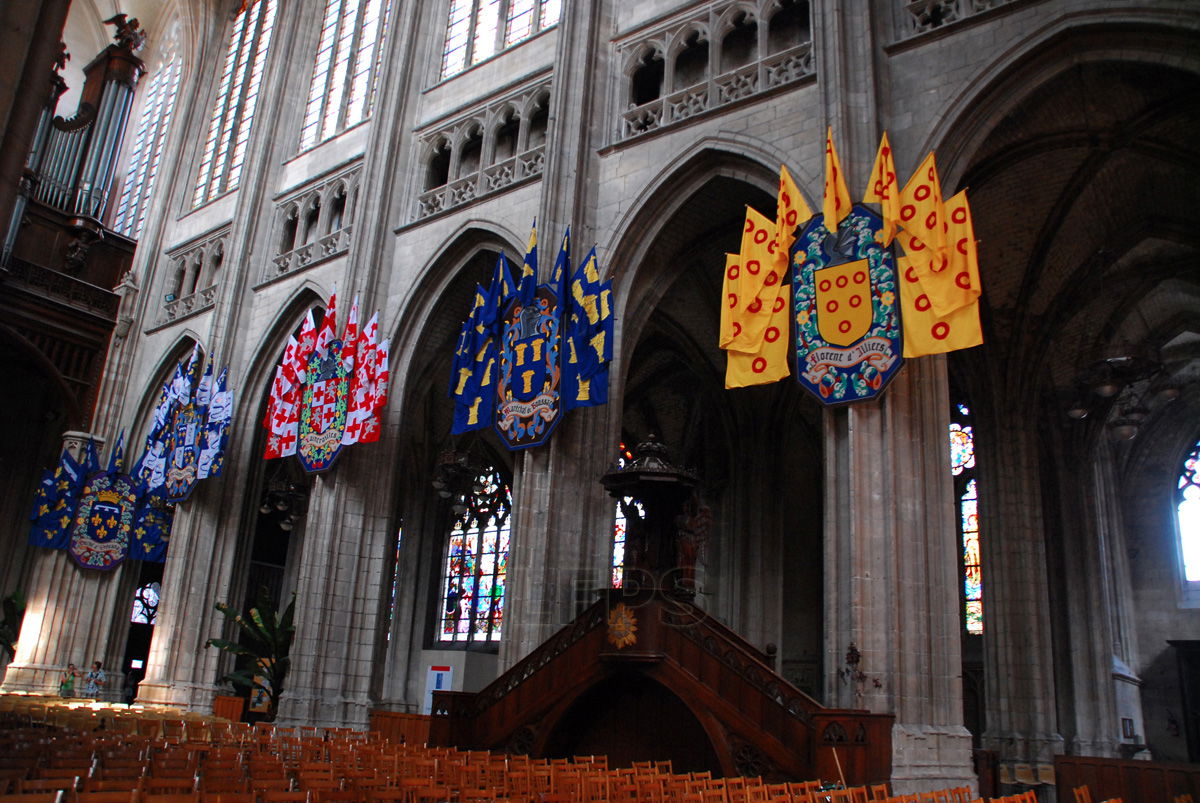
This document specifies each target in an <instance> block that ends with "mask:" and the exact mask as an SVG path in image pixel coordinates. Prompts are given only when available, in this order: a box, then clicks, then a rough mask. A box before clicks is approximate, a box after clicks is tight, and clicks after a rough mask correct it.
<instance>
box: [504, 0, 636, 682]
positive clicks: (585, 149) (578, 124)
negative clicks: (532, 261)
mask: <svg viewBox="0 0 1200 803" xmlns="http://www.w3.org/2000/svg"><path fill="white" fill-rule="evenodd" d="M605 5H606V4H605V3H602V2H599V0H589V2H580V3H577V4H575V5H573V6H572V7H571V13H570V14H564V15H563V18H562V20H561V21H560V22H559V23H558V37H559V40H558V55H559V57H558V58H557V59H556V64H557V65H558V66H557V68H556V70H555V79H554V85H553V96H552V98H551V101H550V109H551V114H552V118H551V130H550V131H549V132H548V141H547V145H546V170H545V174H544V176H543V178H542V202H541V210H542V211H541V214H540V215H539V216H538V225H539V232H538V233H539V235H540V244H541V260H542V263H541V266H540V268H541V270H542V277H541V278H542V280H547V279H548V278H549V275H550V270H551V269H552V268H553V266H554V258H555V256H557V254H558V245H559V242H560V241H561V237H562V231H563V229H564V228H565V227H566V226H567V225H568V224H574V227H573V228H572V239H573V244H572V255H573V258H574V259H576V260H578V259H580V258H581V257H582V255H583V254H584V253H586V251H587V248H588V247H590V245H591V242H590V240H589V238H590V237H592V236H593V235H594V233H595V219H594V215H595V203H594V197H593V196H594V194H595V192H596V188H595V186H594V182H588V181H587V180H586V176H587V175H589V174H591V173H592V172H593V171H594V170H595V169H596V165H595V145H594V141H595V140H597V138H599V137H601V136H602V132H603V122H604V121H603V120H602V119H601V115H599V114H598V113H597V108H598V107H599V106H600V105H602V102H601V99H602V98H603V97H604V93H603V92H600V91H597V90H596V87H598V86H603V85H604V82H605V80H606V76H607V68H608V65H607V64H604V63H602V61H601V59H602V58H603V57H604V53H603V52H602V51H604V48H599V49H597V48H594V47H593V44H594V43H595V42H596V41H599V36H600V34H599V31H600V30H602V29H603V26H602V24H601V20H602V19H603V17H604V15H605V13H606V8H605ZM585 244H586V245H585ZM601 269H602V271H607V270H609V266H608V265H601ZM616 304H617V307H618V312H617V314H618V316H619V315H620V310H621V309H622V308H623V304H622V301H621V300H620V299H617V300H616ZM616 345H617V346H619V345H620V343H619V341H618V343H617V344H616ZM620 370H621V369H620V367H619V365H616V364H614V365H613V366H612V367H611V368H610V381H615V380H616V378H617V376H618V375H619V372H620ZM620 398H621V396H620V394H619V392H617V390H616V388H615V387H612V386H610V393H609V399H610V401H609V403H608V405H605V406H602V407H596V408H590V409H589V408H585V409H579V410H573V411H571V412H570V413H569V414H567V415H566V416H565V417H564V418H563V419H562V420H561V421H560V422H559V425H558V430H557V432H555V433H554V435H553V437H552V438H551V440H550V443H549V444H547V445H545V446H540V447H536V448H533V449H528V450H526V451H525V452H524V453H522V454H521V455H520V457H519V458H518V460H517V467H518V470H517V471H516V472H515V473H516V478H515V487H514V488H513V525H512V528H513V529H512V541H511V545H510V554H509V566H510V567H512V569H511V571H510V573H509V586H508V592H507V593H508V602H507V604H508V617H509V618H508V621H507V622H506V623H505V632H504V637H503V641H502V642H501V646H500V669H501V671H503V670H504V669H506V668H508V667H510V666H512V665H513V664H514V663H515V662H516V661H518V660H519V659H520V658H522V657H523V656H525V655H526V654H528V653H529V652H530V651H531V650H533V649H534V648H535V647H537V646H538V645H539V644H541V643H542V641H544V640H545V639H546V638H547V637H549V636H550V635H551V634H553V633H554V632H555V631H556V630H557V629H558V628H559V627H561V626H563V625H565V624H566V623H567V622H569V621H570V620H571V619H572V618H573V617H574V616H575V614H576V613H577V612H578V611H579V610H580V609H581V608H582V607H583V606H584V605H586V604H587V603H589V602H591V600H592V599H593V597H592V596H591V591H592V590H594V589H595V588H599V587H601V586H602V585H605V584H606V581H605V578H606V577H607V571H608V555H609V552H608V550H609V543H610V542H611V539H612V515H613V507H612V502H611V500H609V499H608V498H607V495H606V494H605V493H604V489H603V488H602V487H601V486H600V483H599V478H600V475H601V474H603V473H604V471H605V470H606V469H607V468H608V466H609V465H610V464H611V463H612V462H613V459H614V457H615V454H616V448H617V439H618V435H617V434H616V433H618V432H619V431H620V427H619V423H618V422H619V420H620V408H619V405H620Z"/></svg>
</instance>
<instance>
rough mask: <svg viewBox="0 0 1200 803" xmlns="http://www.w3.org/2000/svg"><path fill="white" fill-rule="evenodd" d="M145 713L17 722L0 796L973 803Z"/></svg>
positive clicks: (139, 801) (108, 802) (330, 802)
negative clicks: (76, 722) (93, 725)
mask: <svg viewBox="0 0 1200 803" xmlns="http://www.w3.org/2000/svg"><path fill="white" fill-rule="evenodd" d="M150 716H151V717H152V721H153V722H154V723H155V726H156V727H154V728H150V727H147V728H145V729H144V731H143V729H142V728H141V727H140V726H139V727H138V728H135V729H133V730H132V731H130V730H123V731H112V730H108V729H104V730H84V731H77V730H74V729H67V728H64V727H62V726H59V727H53V726H50V725H49V724H48V723H46V722H40V723H35V722H33V720H32V718H29V720H28V721H25V722H21V721H18V720H14V721H13V722H11V723H10V724H12V725H13V727H12V729H11V731H12V732H11V734H10V736H11V738H8V739H7V740H6V739H5V738H3V737H4V736H5V732H4V731H2V730H0V756H3V755H5V754H6V752H5V750H4V747H5V744H4V743H5V741H8V742H9V744H10V746H16V745H20V744H24V745H25V747H26V749H25V750H24V751H22V750H20V749H15V750H10V751H8V752H7V755H11V756H12V761H11V762H10V763H12V764H13V765H14V766H12V767H11V768H6V767H5V762H4V761H0V772H6V771H7V770H8V769H11V770H12V775H11V776H7V777H6V776H4V775H0V784H5V786H6V787H7V788H4V787H0V792H10V791H11V792H18V793H22V794H23V796H24V797H26V798H27V797H28V796H29V795H31V794H39V793H51V792H55V791H61V792H62V793H63V794H64V795H65V796H66V800H65V803H76V801H80V800H82V801H83V803H184V800H187V801H201V802H202V803H209V801H214V802H215V803H252V801H253V803H342V802H345V803H351V802H352V801H362V802H364V803H368V802H369V803H373V802H374V801H380V803H434V802H435V801H436V802H437V803H441V801H446V800H454V801H456V803H475V802H476V801H480V802H482V801H510V802H511V803H528V802H532V803H537V802H539V801H541V802H544V803H568V802H569V801H582V803H607V802H608V801H613V802H615V803H981V801H979V799H978V798H974V797H973V796H972V794H971V792H970V790H968V789H966V788H960V789H946V790H939V791H937V792H930V793H925V794H923V795H901V796H891V795H890V794H889V790H888V788H887V786H886V785H876V786H872V787H855V788H850V789H838V788H826V787H825V785H823V784H822V783H821V782H819V781H808V782H792V783H768V782H766V781H764V780H763V779H759V778H713V777H712V775H711V773H707V772H693V773H676V772H674V771H673V769H672V767H671V765H670V762H653V761H646V762H635V763H634V764H632V765H631V766H630V767H622V768H609V767H608V764H607V760H606V759H605V758H604V757H603V756H577V757H574V758H573V759H566V758H562V759H552V760H537V759H531V758H529V757H527V756H509V755H504V754H493V753H490V752H487V751H464V750H456V749H453V748H430V747H425V746H418V745H404V744H400V745H397V744H392V743H390V742H387V741H386V740H384V739H382V738H381V737H379V736H378V735H376V734H370V733H364V732H360V731H351V730H348V729H334V728H328V729H324V728H323V729H318V728H276V727H272V726H270V725H263V724H259V725H256V726H249V725H242V724H236V725H234V724H233V723H218V722H202V721H201V720H200V719H198V718H193V719H191V720H188V719H184V718H177V717H171V716H169V715H167V713H166V712H161V711H155V712H150ZM0 721H3V712H0ZM214 724H215V725H216V726H217V727H216V728H214V727H212V726H213V725H214ZM202 726H203V727H202ZM226 726H228V727H226ZM49 755H53V756H56V757H57V758H56V759H55V761H54V762H51V761H50V760H49V759H48V758H47V756H49ZM31 758H32V761H31ZM52 764H53V765H52ZM18 775H19V776H20V777H17V776H18ZM55 777H57V778H58V779H59V780H58V781H54V780H53V778H55ZM44 781H48V782H49V783H43V784H42V786H43V788H40V789H39V788H38V784H39V782H44ZM52 787H57V788H52ZM95 795H101V796H103V797H102V798H98V797H92V796H95ZM167 796H173V797H174V798H175V799H173V800H168V799H166V797H167ZM0 803H3V801H0ZM20 803H35V801H32V800H29V799H25V800H22V801H20ZM1005 803H1018V802H1017V801H1015V800H1014V801H1011V802H1010V801H1005ZM1020 803H1025V802H1024V801H1021V802H1020Z"/></svg>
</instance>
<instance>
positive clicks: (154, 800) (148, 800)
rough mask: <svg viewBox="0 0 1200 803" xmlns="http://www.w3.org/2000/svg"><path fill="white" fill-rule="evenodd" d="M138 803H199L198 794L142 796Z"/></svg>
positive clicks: (173, 793) (178, 793)
mask: <svg viewBox="0 0 1200 803" xmlns="http://www.w3.org/2000/svg"><path fill="white" fill-rule="evenodd" d="M139 803H200V793H199V792H168V793H166V794H161V795H159V794H154V795H142V796H141V798H140V800H139Z"/></svg>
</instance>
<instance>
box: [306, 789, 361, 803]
mask: <svg viewBox="0 0 1200 803" xmlns="http://www.w3.org/2000/svg"><path fill="white" fill-rule="evenodd" d="M309 800H310V801H311V803H355V802H356V801H360V800H362V793H360V792H359V791H358V790H356V789H313V790H312V795H310V797H309Z"/></svg>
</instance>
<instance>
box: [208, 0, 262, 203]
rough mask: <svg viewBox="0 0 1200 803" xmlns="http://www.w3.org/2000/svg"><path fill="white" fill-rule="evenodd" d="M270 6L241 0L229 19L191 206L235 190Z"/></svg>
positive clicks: (256, 90)
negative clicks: (231, 28)
mask: <svg viewBox="0 0 1200 803" xmlns="http://www.w3.org/2000/svg"><path fill="white" fill-rule="evenodd" d="M275 6H276V0H247V1H246V4H245V7H244V8H242V9H241V10H240V11H239V12H238V13H237V16H236V17H235V18H234V20H233V30H231V31H230V33H229V47H228V49H227V50H226V51H225V64H224V67H223V68H222V70H221V78H220V81H219V82H218V84H217V97H216V100H215V101H214V102H213V109H212V116H211V118H210V120H209V124H208V136H207V138H206V139H205V140H204V149H203V152H202V154H201V157H200V172H199V175H198V176H197V178H196V190H195V192H194V193H193V194H192V205H193V206H200V205H201V204H204V203H207V202H208V201H211V200H212V199H213V198H216V197H217V196H219V195H222V194H224V193H226V192H229V191H231V190H234V189H237V186H238V182H239V181H240V180H241V177H242V165H243V163H244V162H245V160H246V146H247V145H248V144H249V142H250V124H251V123H252V122H253V121H254V110H255V108H256V107H257V106H258V93H259V90H260V89H261V88H262V79H263V72H264V70H265V68H266V63H267V51H268V50H269V49H270V46H271V31H272V30H273V28H274V23H275Z"/></svg>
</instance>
